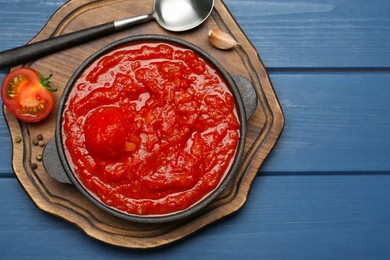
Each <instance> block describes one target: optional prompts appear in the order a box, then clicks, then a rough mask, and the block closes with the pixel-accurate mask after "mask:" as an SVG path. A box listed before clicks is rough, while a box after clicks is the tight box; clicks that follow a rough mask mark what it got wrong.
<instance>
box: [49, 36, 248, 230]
mask: <svg viewBox="0 0 390 260" xmlns="http://www.w3.org/2000/svg"><path fill="white" fill-rule="evenodd" d="M139 42H163V43H164V42H166V43H171V44H174V45H178V46H182V47H185V48H188V49H190V50H192V51H194V52H196V53H197V54H199V55H200V56H201V57H203V58H204V59H205V60H206V61H207V62H209V64H210V65H211V66H212V67H214V69H215V70H216V71H218V72H219V74H220V75H221V77H222V78H223V80H224V81H225V82H226V84H227V85H228V87H229V89H230V91H231V93H232V94H233V96H234V98H235V102H236V107H237V112H238V119H239V121H240V139H239V143H238V147H237V151H236V154H235V157H234V159H233V163H232V165H231V167H230V170H229V171H228V173H227V174H226V175H225V177H224V179H223V180H222V181H221V182H220V184H219V186H217V188H216V189H215V190H214V191H213V192H211V193H210V194H209V195H207V196H206V197H204V198H203V199H202V200H201V201H199V202H197V203H196V204H194V205H193V206H190V207H189V208H188V209H186V210H183V211H180V212H177V213H169V214H165V215H158V216H154V215H149V216H148V215H145V216H143V215H133V214H128V213H125V212H123V211H119V210H116V209H115V208H113V207H111V206H107V205H106V204H104V203H103V202H102V201H100V200H99V199H98V198H97V197H96V196H95V195H93V194H92V193H91V192H90V191H88V190H87V189H86V188H85V187H84V185H83V184H82V183H81V182H80V180H79V179H78V178H77V176H75V174H74V173H73V171H72V168H71V167H70V166H69V162H68V159H67V157H66V155H65V148H64V146H63V133H62V118H63V116H62V115H63V112H64V106H65V104H66V102H67V99H68V95H69V92H70V90H71V89H72V87H73V85H74V83H75V82H76V80H77V79H78V77H79V76H80V75H81V74H82V73H83V71H84V70H85V69H86V68H87V67H88V66H89V65H90V64H91V63H92V62H93V61H95V60H96V59H98V58H99V57H101V55H104V54H105V53H107V52H109V51H111V50H113V49H116V48H118V47H121V46H124V45H127V44H129V43H139ZM245 137H246V115H245V108H244V104H243V101H242V98H241V95H240V92H239V89H238V88H237V86H236V84H235V82H234V80H233V79H232V77H231V76H230V75H229V73H227V72H226V71H225V69H223V67H222V66H221V65H220V64H219V63H218V62H217V61H216V60H215V59H214V58H212V57H211V56H210V55H209V54H207V53H206V52H205V51H203V50H202V49H200V48H199V47H197V46H195V45H193V44H191V43H189V42H186V41H184V40H181V39H177V38H173V37H167V36H161V35H142V36H133V37H129V38H125V39H122V40H119V41H116V42H114V43H112V44H109V45H108V46H106V47H104V48H102V49H100V50H99V51H97V52H96V53H94V54H93V55H92V56H91V57H89V58H88V59H87V60H86V61H85V62H84V63H83V64H82V65H81V66H80V67H79V68H78V69H77V70H76V71H75V72H74V74H73V75H72V77H71V78H70V80H69V82H68V83H67V85H66V87H65V89H64V92H63V94H62V97H61V100H60V103H59V109H58V113H57V119H56V133H55V142H56V146H57V150H58V155H59V158H60V161H61V164H62V166H63V168H64V170H65V173H66V175H67V177H68V178H69V179H70V181H71V182H72V184H73V185H74V186H76V187H77V189H78V190H79V191H80V192H81V193H82V194H83V195H84V196H85V197H86V198H88V199H89V200H90V201H91V202H93V203H94V204H95V205H96V206H98V207H99V208H101V209H103V210H104V211H106V212H108V213H110V214H112V215H114V216H117V217H120V218H123V219H126V220H130V221H134V222H141V223H161V222H169V221H175V220H178V219H182V218H185V217H188V216H190V215H193V214H194V213H195V212H198V211H199V210H200V209H202V208H204V207H205V206H206V205H208V204H209V203H210V202H212V201H213V200H214V199H215V198H216V197H217V196H218V195H219V194H220V193H221V192H222V191H223V190H224V189H225V187H226V186H227V184H228V182H229V181H230V180H231V179H232V178H233V176H234V175H235V174H236V173H237V171H238V169H239V167H240V163H241V160H242V156H243V152H244V145H245Z"/></svg>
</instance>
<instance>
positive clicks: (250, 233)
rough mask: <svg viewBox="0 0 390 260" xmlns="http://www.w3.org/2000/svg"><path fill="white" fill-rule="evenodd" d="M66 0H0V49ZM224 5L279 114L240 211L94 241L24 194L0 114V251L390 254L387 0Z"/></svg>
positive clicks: (32, 254) (67, 255)
mask: <svg viewBox="0 0 390 260" xmlns="http://www.w3.org/2000/svg"><path fill="white" fill-rule="evenodd" d="M65 2H66V1H65V0H55V1H53V0H24V1H14V0H2V1H0V50H5V49H9V48H13V47H16V46H19V45H23V44H25V43H26V42H28V41H29V40H30V39H31V38H32V37H33V36H34V35H35V34H37V33H38V32H39V30H40V29H41V28H42V27H43V26H44V25H45V23H46V21H47V20H48V19H49V18H50V16H51V15H52V14H53V13H54V12H55V11H56V10H57V9H58V8H59V7H60V6H61V5H62V4H64V3H65ZM225 3H226V5H227V6H228V8H229V9H230V11H231V12H232V14H233V16H234V17H235V18H236V20H237V21H238V23H239V24H240V26H241V27H242V29H243V31H244V32H245V33H246V34H247V36H248V37H249V39H250V40H251V41H252V43H253V44H254V46H255V47H256V49H257V50H258V52H259V54H260V56H261V58H262V60H263V62H264V63H265V66H266V67H267V69H268V71H269V73H270V76H271V80H272V82H273V85H274V87H275V91H276V93H277V96H278V98H279V100H280V103H281V105H282V108H283V110H284V113H285V119H286V123H285V129H284V132H283V134H282V136H281V138H280V140H279V142H278V144H277V145H276V147H275V149H274V150H273V151H272V153H271V155H270V156H269V158H268V159H267V161H266V162H265V164H264V166H263V167H262V168H261V169H260V171H259V173H258V177H257V178H256V180H255V182H254V184H253V187H252V190H251V193H250V196H249V200H248V202H247V204H246V205H245V206H244V208H243V209H242V210H240V211H239V212H238V213H237V214H235V215H233V216H231V217H229V218H227V219H225V220H223V221H221V222H218V223H216V224H213V225H211V226H209V227H207V228H206V229H204V230H201V231H200V232H197V233H196V234H194V235H192V236H190V237H188V238H186V239H184V240H182V241H180V242H178V243H176V244H173V245H170V246H167V247H163V248H159V249H154V250H147V251H135V250H130V249H123V248H117V247H114V246H110V245H106V244H103V243H101V242H98V241H96V240H94V239H91V238H89V237H87V236H86V235H85V234H84V233H82V232H81V231H80V230H78V229H77V228H76V227H75V226H74V225H72V224H69V223H67V222H65V221H63V220H61V219H58V218H56V217H53V216H50V215H48V214H46V213H44V212H42V211H41V210H39V209H38V208H37V207H36V206H35V205H34V204H33V203H32V201H31V200H30V199H29V198H28V196H27V195H26V194H25V192H24V190H23V188H22V187H21V186H20V184H19V183H18V181H17V179H16V178H15V176H14V173H13V170H12V166H11V153H12V152H11V151H12V148H11V146H12V144H11V140H10V137H9V132H8V128H7V125H6V123H5V120H4V118H3V116H2V114H1V115H0V259H18V258H24V259H36V258H38V259H88V258H93V259H106V258H107V259H116V258H125V259H132V258H140V259H142V258H148V259H149V258H157V259H169V258H175V259H176V258H179V259H180V258H181V259H199V258H200V259H209V258H210V259H237V258H238V257H240V258H245V259H254V258H257V259H389V258H390V247H389V241H390V102H389V97H390V1H387V0H375V1H366V0H299V1H286V0H270V1H263V0H226V1H225ZM7 72H8V70H7V69H2V70H0V81H2V79H3V78H4V76H5V75H6V73H7Z"/></svg>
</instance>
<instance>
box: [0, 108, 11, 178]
mask: <svg viewBox="0 0 390 260" xmlns="http://www.w3.org/2000/svg"><path fill="white" fill-rule="evenodd" d="M1 105H3V104H2V103H1ZM11 156H12V142H11V136H10V133H9V130H8V126H7V124H6V123H5V119H4V117H3V109H1V108H0V177H5V176H12V175H13V171H12V167H11Z"/></svg>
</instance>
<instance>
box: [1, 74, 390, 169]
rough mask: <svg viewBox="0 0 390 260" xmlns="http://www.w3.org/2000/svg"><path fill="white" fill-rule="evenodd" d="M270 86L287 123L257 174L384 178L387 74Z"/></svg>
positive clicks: (389, 142) (289, 78)
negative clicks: (370, 174)
mask: <svg viewBox="0 0 390 260" xmlns="http://www.w3.org/2000/svg"><path fill="white" fill-rule="evenodd" d="M271 80H272V81H273V85H274V87H275V90H276V93H277V95H278V97H279V100H280V103H281V105H282V108H283V110H284V113H285V120H286V123H285V128H284V131H283V133H282V136H281V138H280V140H279V142H278V143H277V145H276V147H275V148H274V150H273V151H272V153H271V155H270V157H269V159H267V160H266V162H265V164H264V166H263V168H262V169H261V172H262V174H295V173H299V174H309V173H312V172H315V171H319V170H321V172H322V174H327V173H337V172H344V173H351V174H354V173H355V172H361V171H363V172H384V173H389V167H390V164H389V159H390V136H389V133H390V103H389V102H388V97H389V96H390V88H389V87H388V82H390V73H336V74H334V73H272V74H271ZM0 130H1V131H0V140H1V142H2V145H1V146H0V167H1V173H2V174H1V175H2V176H13V173H12V171H11V166H10V154H11V143H10V140H9V134H8V130H7V129H6V126H5V122H4V121H0ZM3 144H4V145H3ZM319 174H321V173H319Z"/></svg>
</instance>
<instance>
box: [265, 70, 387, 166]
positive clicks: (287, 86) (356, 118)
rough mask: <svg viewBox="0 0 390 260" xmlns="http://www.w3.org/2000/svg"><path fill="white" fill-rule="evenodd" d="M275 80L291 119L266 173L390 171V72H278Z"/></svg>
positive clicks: (267, 163) (271, 157)
mask: <svg viewBox="0 0 390 260" xmlns="http://www.w3.org/2000/svg"><path fill="white" fill-rule="evenodd" d="M271 80H272V82H273V85H274V87H275V89H276V93H277V95H278V98H279V100H280V103H281V106H282V108H283V110H284V113H285V120H286V123H285V128H284V131H283V133H282V136H281V138H280V140H279V142H278V144H277V145H276V147H275V149H274V150H273V152H272V153H271V156H270V157H269V159H268V160H267V161H266V163H265V165H264V168H262V172H263V173H265V174H280V173H282V174H286V173H289V174H294V173H299V174H305V173H312V172H315V171H321V172H322V174H326V173H337V172H344V173H352V174H354V173H356V172H383V173H389V167H390V164H389V161H390V160H389V159H390V136H389V133H390V102H389V101H388V97H389V96H390V88H389V82H390V73H272V74H271ZM319 174H321V173H319Z"/></svg>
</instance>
